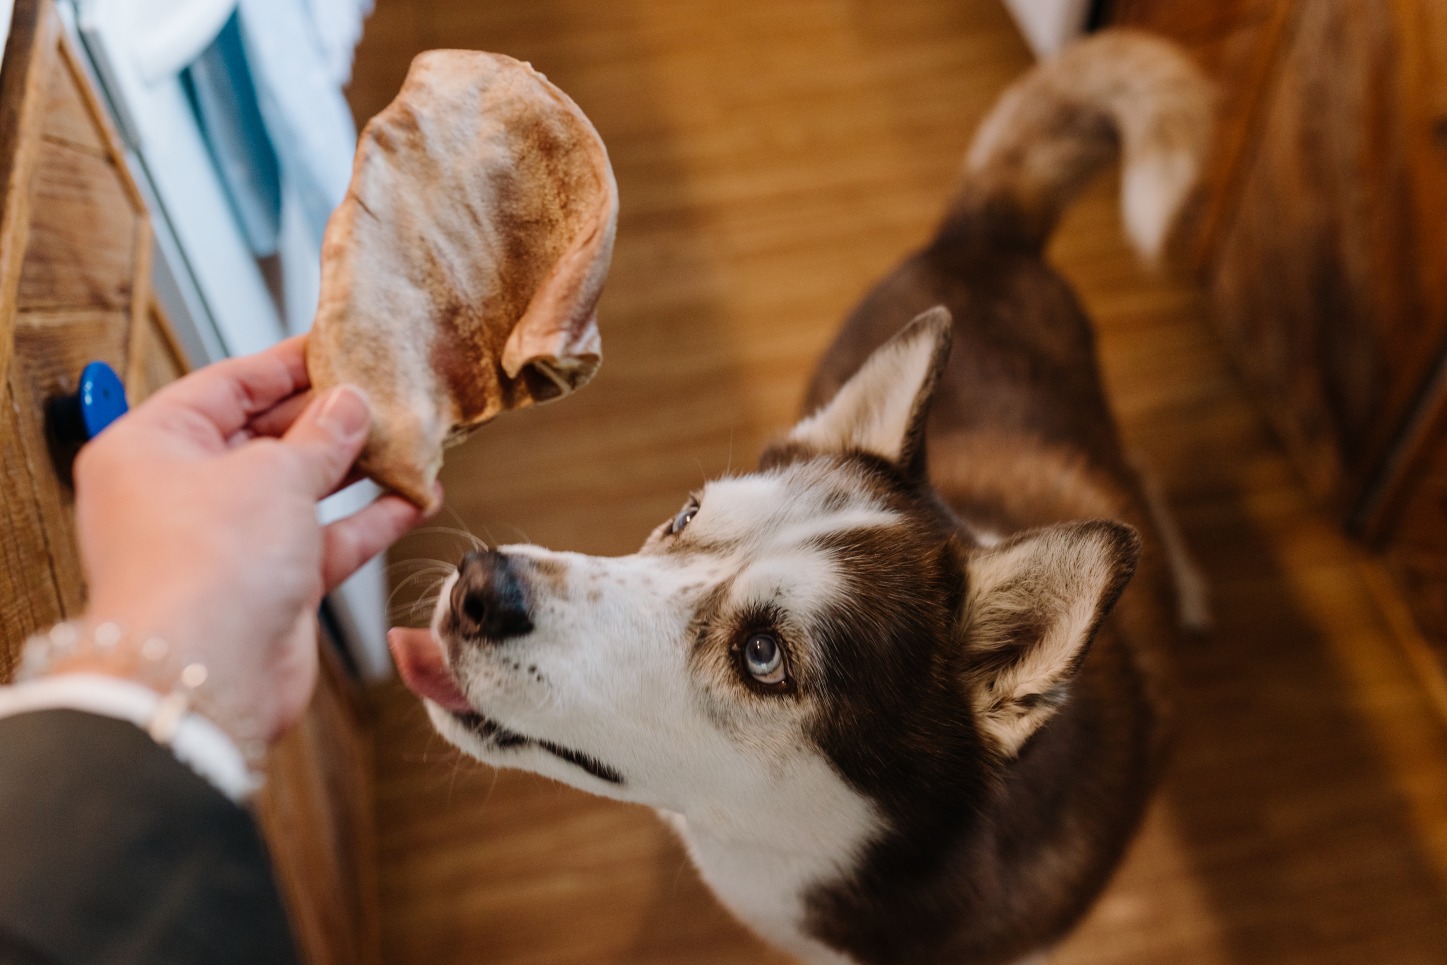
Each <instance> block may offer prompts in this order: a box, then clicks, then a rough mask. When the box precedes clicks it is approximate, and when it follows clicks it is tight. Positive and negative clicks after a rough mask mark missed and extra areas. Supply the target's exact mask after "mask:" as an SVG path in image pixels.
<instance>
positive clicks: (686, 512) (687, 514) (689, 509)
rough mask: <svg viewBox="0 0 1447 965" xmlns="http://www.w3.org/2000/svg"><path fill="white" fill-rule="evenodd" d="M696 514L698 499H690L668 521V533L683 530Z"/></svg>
mask: <svg viewBox="0 0 1447 965" xmlns="http://www.w3.org/2000/svg"><path fill="white" fill-rule="evenodd" d="M697 515H698V500H696V499H690V500H689V501H688V505H687V506H685V507H683V508H682V509H680V510H679V511H678V515H677V516H675V517H673V522H672V523H670V524H669V527H668V532H669V534H670V535H672V534H677V533H681V532H683V528H684V527H685V526H687V525H688V524H689V523H691V522H693V517H695V516H697Z"/></svg>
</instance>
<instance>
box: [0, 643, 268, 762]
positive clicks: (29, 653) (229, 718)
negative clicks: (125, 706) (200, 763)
mask: <svg viewBox="0 0 1447 965" xmlns="http://www.w3.org/2000/svg"><path fill="white" fill-rule="evenodd" d="M86 628H87V624H85V623H83V622H81V621H78V620H73V621H69V622H66V623H57V624H56V625H55V626H53V627H51V628H50V629H49V630H47V631H46V632H44V633H38V634H36V635H35V636H33V637H31V638H30V639H29V640H27V641H26V642H25V647H24V649H23V650H22V651H21V657H20V666H19V668H18V669H17V670H16V673H15V682H16V683H23V682H25V681H29V680H35V679H38V678H40V677H43V676H45V675H47V674H49V673H50V672H51V671H53V670H54V669H55V668H56V667H58V666H61V665H63V664H65V663H66V662H68V661H71V660H75V659H79V658H86V657H94V658H99V659H101V660H103V661H104V662H108V663H116V664H118V665H119V664H121V663H124V664H125V667H124V669H125V671H126V676H127V677H128V678H130V679H132V680H134V681H136V682H137V683H140V684H143V685H145V686H147V687H149V688H151V689H152V690H154V691H156V692H157V693H158V694H160V695H161V699H160V702H159V703H158V704H157V705H156V712H155V713H154V714H153V715H152V716H151V719H150V721H149V722H148V723H147V725H146V732H147V733H148V734H150V735H151V738H152V739H153V740H155V741H156V742H157V743H159V744H164V745H166V746H170V745H171V743H172V742H173V741H174V740H175V738H176V733H177V731H178V730H179V729H180V727H181V724H182V722H183V721H184V720H185V719H186V715H187V714H189V713H192V712H195V713H197V714H199V715H200V716H202V717H205V718H206V719H207V720H209V721H211V723H212V724H214V725H216V726H217V727H219V728H221V730H222V732H224V733H226V734H227V735H228V736H230V737H231V739H232V740H233V741H235V743H236V746H237V749H238V750H239V751H241V755H242V757H244V758H245V759H246V764H247V766H248V767H249V768H250V769H252V770H253V771H255V770H257V769H258V768H259V766H260V764H261V761H262V758H263V757H264V755H265V753H266V746H265V744H264V742H262V741H261V740H260V739H258V738H256V737H254V736H252V735H250V734H246V733H242V732H241V730H242V727H241V721H239V720H236V719H235V718H234V716H233V715H227V714H225V713H223V712H221V708H220V707H219V706H218V705H217V702H216V701H214V700H208V699H207V697H208V695H207V693H206V692H204V691H203V690H202V687H204V686H205V684H206V681H207V679H208V678H209V677H210V673H209V671H207V669H206V665H205V664H204V663H202V662H201V661H199V660H192V659H188V658H186V657H185V656H184V655H183V654H179V653H175V652H173V650H172V648H171V645H170V644H168V643H167V642H166V641H165V640H163V639H162V638H160V637H157V636H148V637H145V638H144V639H142V640H141V641H140V642H139V643H138V644H134V643H131V638H129V637H128V636H127V635H126V632H125V630H124V629H122V627H121V626H120V624H118V623H115V622H113V621H109V620H108V621H105V622H103V623H98V624H96V625H95V626H94V627H91V628H90V629H89V632H86ZM125 658H131V659H130V660H129V662H127V661H126V659H125Z"/></svg>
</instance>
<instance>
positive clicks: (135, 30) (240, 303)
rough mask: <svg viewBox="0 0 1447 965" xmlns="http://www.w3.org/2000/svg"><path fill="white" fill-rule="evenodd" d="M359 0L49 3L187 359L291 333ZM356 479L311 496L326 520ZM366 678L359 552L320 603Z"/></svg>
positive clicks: (374, 657) (342, 182)
mask: <svg viewBox="0 0 1447 965" xmlns="http://www.w3.org/2000/svg"><path fill="white" fill-rule="evenodd" d="M370 2H371V0H61V2H60V4H59V9H60V11H61V14H62V20H63V21H64V23H65V26H66V29H67V31H68V32H69V33H70V35H71V39H72V40H73V41H75V43H76V46H77V49H78V50H80V51H82V53H83V55H84V57H85V59H86V66H87V68H88V70H89V72H90V74H91V78H90V79H91V80H92V82H93V83H94V84H95V85H96V87H97V89H98V90H99V91H100V92H101V95H102V98H103V100H104V101H105V102H106V104H107V106H108V108H109V110H110V112H111V114H112V117H113V120H114V121H115V125H116V128H117V129H118V130H119V132H120V135H121V139H122V140H123V142H124V146H125V149H126V155H127V161H128V162H129V166H130V169H131V173H132V175H133V176H134V177H135V180H136V182H137V183H138V184H139V185H140V188H141V191H142V192H143V193H144V194H145V195H146V199H147V202H148V204H149V207H150V210H151V213H152V218H153V223H154V228H155V234H156V248H155V258H154V265H155V268H154V282H155V287H156V292H157V296H158V298H159V300H160V301H161V303H162V306H163V307H164V308H165V310H166V312H167V314H168V315H169V316H170V319H171V322H172V324H173V325H174V327H175V329H176V334H177V337H178V339H179V340H180V342H181V343H182V345H183V347H184V348H185V350H186V352H187V353H188V355H189V356H190V360H191V362H192V363H193V364H195V365H201V364H205V363H207V362H213V361H216V360H218V359H220V358H224V357H225V356H228V355H239V354H246V353H250V352H254V351H258V350H260V349H262V348H265V347H267V346H269V345H272V344H274V343H275V342H277V341H279V340H280V339H282V338H284V337H286V336H287V335H289V334H292V333H296V332H301V331H305V330H306V328H307V327H308V326H309V325H310V323H311V318H312V315H313V313H314V311H315V308H316V301H317V292H318V283H319V277H320V268H319V263H320V257H319V254H320V242H321V225H322V224H323V223H324V221H325V216H326V213H327V212H329V211H330V209H331V207H332V206H334V205H335V204H336V203H337V202H338V201H340V199H341V197H342V196H343V194H344V192H345V190H346V184H347V180H348V178H349V176H350V168H351V156H352V152H353V150H354V147H355V143H356V131H355V128H354V127H353V125H352V121H351V116H350V113H349V111H348V108H347V105H346V102H345V100H344V98H343V96H342V87H343V85H344V84H345V82H346V80H347V74H348V73H349V71H350V64H351V53H352V47H353V46H354V45H355V43H356V40H357V38H358V37H359V36H360V30H361V22H362V18H363V17H364V16H365V14H366V12H367V10H368V9H369V8H370ZM375 494H376V489H375V487H373V486H372V485H371V484H370V483H363V484H359V485H357V486H353V487H351V488H350V489H348V490H346V491H345V492H342V493H339V494H337V495H336V496H334V497H332V498H331V499H329V500H327V501H326V502H325V503H323V506H322V515H323V518H324V519H332V518H337V517H339V516H342V515H345V514H346V513H348V512H351V511H353V510H355V509H357V508H359V507H360V506H362V505H365V503H366V502H368V501H369V500H370V499H371V498H373V496H374V495H375ZM323 617H324V619H326V620H328V621H329V623H330V624H331V629H332V630H333V631H334V633H335V635H337V636H338V637H340V638H341V643H342V645H343V647H344V651H345V653H346V654H347V655H348V656H349V658H350V660H351V662H352V663H353V665H354V666H355V667H356V668H357V669H358V670H359V672H360V673H361V674H362V675H363V676H366V677H372V678H375V677H378V676H381V675H385V674H387V673H389V672H390V669H391V664H390V661H389V659H388V657H387V651H386V643H385V631H386V612H385V578H384V573H383V566H382V563H381V562H380V560H374V561H373V562H372V563H370V564H368V565H367V566H366V567H365V568H364V569H363V570H362V571H361V572H359V573H358V574H357V575H356V576H354V577H353V578H352V579H350V580H349V581H348V582H347V583H346V584H344V585H343V586H342V587H341V588H340V589H338V590H337V592H335V593H333V594H332V595H331V596H330V597H329V598H328V601H327V604H326V606H325V607H324V612H323Z"/></svg>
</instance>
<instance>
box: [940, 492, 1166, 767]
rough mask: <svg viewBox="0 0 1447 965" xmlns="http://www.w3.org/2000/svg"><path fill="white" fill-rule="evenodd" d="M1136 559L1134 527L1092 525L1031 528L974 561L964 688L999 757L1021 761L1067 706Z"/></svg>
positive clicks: (967, 570)
mask: <svg viewBox="0 0 1447 965" xmlns="http://www.w3.org/2000/svg"><path fill="white" fill-rule="evenodd" d="M1139 556H1140V537H1139V536H1137V535H1136V531H1135V530H1133V529H1131V528H1130V527H1129V526H1126V525H1124V524H1122V523H1115V522H1107V521H1104V520H1092V521H1090V522H1084V523H1067V524H1064V525H1060V526H1048V527H1045V528H1043V529H1035V530H1030V531H1028V532H1025V533H1022V534H1021V535H1019V536H1017V537H1015V538H1014V539H1011V540H1008V541H1006V542H1004V543H1001V544H1000V545H999V546H994V547H990V548H988V549H982V550H976V551H975V552H974V554H973V555H972V556H971V557H970V558H969V560H968V562H967V563H966V567H965V573H966V582H967V588H968V589H967V593H968V596H967V604H966V619H967V621H968V623H967V625H966V630H965V648H966V652H965V658H966V663H965V665H966V668H967V669H966V672H965V681H964V683H965V688H966V691H967V692H968V695H969V699H970V701H971V704H972V705H973V708H974V711H975V719H976V723H977V725H978V726H979V728H980V730H981V732H982V733H983V734H984V735H985V737H986V738H987V739H989V740H990V741H991V742H993V743H994V744H995V746H996V747H997V749H998V750H999V752H1000V754H1001V755H1002V756H1003V757H1005V758H1013V757H1015V756H1017V755H1018V754H1019V753H1020V749H1021V748H1022V747H1024V746H1025V742H1026V741H1027V740H1029V738H1030V737H1031V735H1033V734H1034V733H1035V732H1036V731H1038V730H1039V729H1040V728H1041V727H1042V726H1043V725H1044V724H1045V722H1046V721H1048V720H1049V719H1050V718H1051V717H1052V716H1054V714H1055V711H1056V710H1057V709H1059V707H1060V706H1061V705H1062V704H1063V703H1064V702H1065V700H1066V697H1067V695H1068V691H1069V687H1070V682H1071V680H1072V679H1073V678H1074V676H1075V671H1076V670H1077V669H1078V668H1079V666H1080V663H1081V661H1082V660H1083V659H1084V657H1085V653H1086V651H1087V649H1088V648H1089V646H1090V642H1091V640H1092V639H1094V637H1095V631H1096V630H1097V629H1098V628H1099V627H1100V622H1101V620H1103V619H1104V618H1105V615H1106V614H1107V613H1109V612H1110V608H1111V607H1112V606H1114V605H1115V601H1116V598H1117V597H1119V596H1120V593H1121V591H1122V590H1123V589H1125V585H1126V583H1127V581H1129V580H1130V577H1131V574H1132V573H1133V572H1134V571H1135V564H1136V560H1137V558H1138V557H1139Z"/></svg>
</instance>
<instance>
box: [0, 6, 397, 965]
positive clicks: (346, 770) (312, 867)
mask: <svg viewBox="0 0 1447 965" xmlns="http://www.w3.org/2000/svg"><path fill="white" fill-rule="evenodd" d="M0 186H3V191H4V195H3V204H4V208H3V212H0V373H3V376H4V383H3V392H4V400H3V406H0V495H3V500H4V502H3V504H0V679H7V678H8V677H9V675H10V673H11V672H12V670H13V668H14V663H15V660H16V658H17V652H18V649H19V647H20V644H21V643H22V642H23V640H24V639H25V638H26V637H27V636H28V635H29V634H31V633H33V632H35V631H37V630H40V629H43V628H44V627H46V626H49V625H50V624H52V623H55V622H57V621H59V620H62V619H65V618H67V617H71V616H75V615H77V614H79V613H80V611H81V609H82V607H83V606H84V602H85V587H84V582H83V579H82V575H81V569H80V563H79V559H78V556H77V553H76V548H75V532H74V521H73V514H72V499H73V493H72V492H71V489H70V486H69V484H68V482H67V480H66V472H65V466H64V465H63V464H57V460H56V459H55V458H53V456H52V447H51V445H50V444H49V440H48V439H47V436H46V427H45V419H44V416H43V413H44V411H45V407H46V405H47V403H48V402H49V400H51V399H53V398H55V397H56V396H58V395H65V394H69V393H71V392H73V391H74V389H75V380H76V377H77V376H78V374H79V372H80V370H81V368H82V367H83V366H84V365H85V364H86V363H87V362H89V361H92V360H97V359H98V360H101V361H104V362H107V363H109V364H110V365H111V366H112V367H113V368H115V369H116V371H118V372H120V373H123V375H124V378H125V382H126V386H127V390H128V394H129V396H130V401H131V403H132V405H134V404H136V403H138V402H139V401H141V400H142V399H144V398H145V397H146V396H147V395H149V394H150V393H151V392H153V391H154V390H155V389H157V388H158V387H160V386H161V385H164V384H165V383H166V382H168V381H170V380H172V379H174V378H176V377H177V376H178V375H180V374H181V373H182V372H183V371H184V370H185V368H186V362H185V359H184V358H183V356H182V354H181V352H180V350H179V349H178V347H177V345H176V342H175V339H174V338H173V337H172V335H171V332H170V330H169V328H168V327H167V325H166V322H165V319H164V318H163V317H162V316H161V314H160V312H159V311H158V310H157V308H156V307H155V302H154V300H153V298H152V293H151V290H150V284H149V277H150V250H151V232H150V228H149V222H148V220H147V216H146V211H145V207H144V205H143V203H142V200H141V196H140V194H139V193H138V191H137V190H136V187H135V185H134V184H133V183H132V181H131V179H130V177H129V176H128V174H127V172H126V168H125V165H124V163H123V161H122V156H121V154H120V151H119V149H118V146H117V141H116V138H115V135H114V133H113V132H112V131H111V129H110V127H109V125H108V123H107V120H106V118H105V117H104V115H103V113H102V112H101V111H100V110H99V108H98V105H97V102H96V100H95V97H94V95H93V93H92V92H91V90H90V88H89V86H88V85H87V83H86V81H85V78H84V76H83V74H82V73H81V71H80V69H79V67H78V63H77V61H76V58H75V57H74V55H73V52H72V51H71V49H70V48H69V45H68V43H67V42H66V40H65V38H64V37H63V36H62V35H61V32H60V29H59V24H58V21H57V17H56V15H55V12H54V10H53V9H52V8H51V6H50V4H49V3H48V2H38V0H18V2H17V3H16V5H15V19H14V22H13V24H12V28H11V34H10V39H9V43H8V47H7V50H6V55H5V60H4V66H3V70H0ZM323 664H324V666H323V674H322V683H321V686H320V687H319V689H318V693H317V697H316V699H315V701H314V703H313V706H312V707H311V709H310V711H309V713H308V715H307V717H306V719H305V720H304V722H303V723H302V724H301V726H300V727H298V728H297V730H296V732H295V733H293V734H292V735H291V736H290V737H289V738H288V739H287V740H286V741H285V742H284V743H283V744H282V745H281V746H279V747H278V748H277V749H276V750H275V752H274V753H273V755H272V759H271V760H270V762H269V763H268V771H269V775H270V777H269V781H268V783H267V787H266V789H265V790H264V791H263V793H262V794H261V795H260V797H259V800H258V802H257V805H256V809H257V813H258V817H259V820H260V822H261V825H262V828H263V830H264V832H265V834H266V836H267V839H268V841H269V843H270V845H271V850H272V856H273V860H274V863H275V864H276V868H277V877H278V880H279V882H280V884H281V887H282V891H283V893H284V895H285V896H286V899H287V901H288V904H289V910H290V913H291V918H292V922H293V926H294V929H295V931H296V934H297V938H298V941H299V942H300V943H301V945H302V948H303V953H304V955H305V958H306V960H307V961H310V962H313V963H337V965H343V963H346V965H353V963H359V962H361V963H365V962H371V961H376V960H377V956H378V941H377V934H376V928H377V920H378V918H377V913H376V881H375V874H374V858H373V851H372V849H373V847H374V841H375V835H374V834H373V830H372V794H371V767H372V753H371V744H370V738H369V733H368V729H367V726H366V721H365V717H364V714H363V712H362V710H361V704H360V702H359V700H358V697H357V694H356V693H354V690H353V686H352V684H351V682H350V681H349V680H348V678H347V676H346V674H345V673H344V672H343V671H342V670H341V669H340V667H339V663H338V661H336V660H334V659H327V660H324V661H323Z"/></svg>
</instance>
